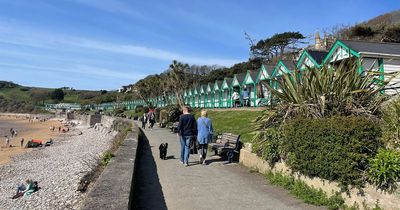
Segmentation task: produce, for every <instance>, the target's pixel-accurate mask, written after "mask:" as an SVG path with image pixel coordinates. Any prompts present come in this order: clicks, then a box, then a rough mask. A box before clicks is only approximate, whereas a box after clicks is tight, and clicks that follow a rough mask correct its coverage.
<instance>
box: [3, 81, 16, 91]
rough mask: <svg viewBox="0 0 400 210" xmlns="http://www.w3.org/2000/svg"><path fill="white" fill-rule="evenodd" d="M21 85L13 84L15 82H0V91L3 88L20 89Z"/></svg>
mask: <svg viewBox="0 0 400 210" xmlns="http://www.w3.org/2000/svg"><path fill="white" fill-rule="evenodd" d="M18 86H19V85H17V84H15V83H13V82H7V81H0V89H2V88H15V87H18Z"/></svg>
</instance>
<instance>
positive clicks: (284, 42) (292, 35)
mask: <svg viewBox="0 0 400 210" xmlns="http://www.w3.org/2000/svg"><path fill="white" fill-rule="evenodd" d="M303 39H305V37H304V36H303V34H301V33H300V32H284V33H277V34H274V35H273V36H272V37H270V38H267V39H264V40H260V41H258V42H257V43H256V44H253V43H251V47H250V51H251V53H252V55H253V57H255V58H260V59H263V60H268V61H271V60H272V59H273V58H274V57H278V56H281V55H283V54H284V53H285V50H286V49H288V48H289V49H290V50H297V47H296V45H297V44H299V43H301V41H300V40H303ZM251 42H253V41H252V40H251Z"/></svg>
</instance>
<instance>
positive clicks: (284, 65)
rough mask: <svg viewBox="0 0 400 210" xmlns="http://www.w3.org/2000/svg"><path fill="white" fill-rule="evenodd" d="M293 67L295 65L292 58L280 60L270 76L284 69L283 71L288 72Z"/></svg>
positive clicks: (279, 73)
mask: <svg viewBox="0 0 400 210" xmlns="http://www.w3.org/2000/svg"><path fill="white" fill-rule="evenodd" d="M295 68H296V65H295V64H294V63H293V61H292V60H280V61H279V62H278V63H277V64H276V66H275V68H274V72H273V73H272V75H271V77H275V76H280V75H282V71H284V72H285V73H290V72H291V71H292V70H293V69H295Z"/></svg>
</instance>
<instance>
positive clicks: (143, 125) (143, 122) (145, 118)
mask: <svg viewBox="0 0 400 210" xmlns="http://www.w3.org/2000/svg"><path fill="white" fill-rule="evenodd" d="M141 121H142V128H143V129H146V123H147V116H146V113H143V116H142V118H141Z"/></svg>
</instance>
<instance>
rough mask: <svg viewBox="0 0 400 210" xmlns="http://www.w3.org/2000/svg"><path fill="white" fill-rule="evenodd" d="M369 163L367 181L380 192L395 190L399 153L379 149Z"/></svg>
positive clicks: (397, 178)
mask: <svg viewBox="0 0 400 210" xmlns="http://www.w3.org/2000/svg"><path fill="white" fill-rule="evenodd" d="M369 162H370V168H369V170H368V180H369V181H370V182H371V183H372V184H375V185H376V186H377V187H378V188H379V189H381V190H386V191H389V192H393V191H394V190H396V189H397V182H398V181H399V180H400V152H398V151H394V150H386V149H381V150H379V152H378V154H376V156H375V157H374V158H371V159H370V161H369Z"/></svg>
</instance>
